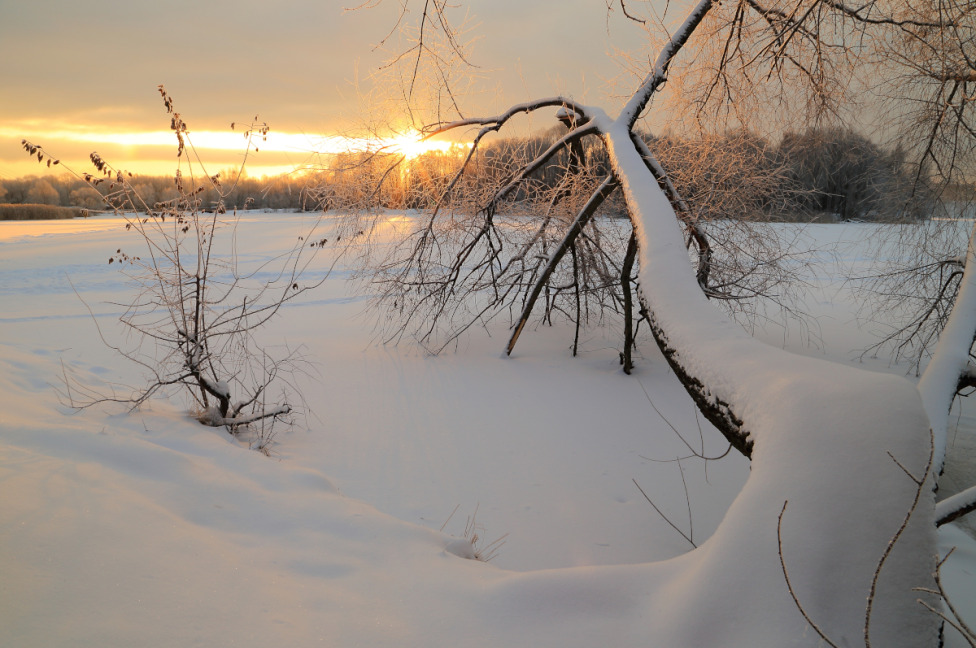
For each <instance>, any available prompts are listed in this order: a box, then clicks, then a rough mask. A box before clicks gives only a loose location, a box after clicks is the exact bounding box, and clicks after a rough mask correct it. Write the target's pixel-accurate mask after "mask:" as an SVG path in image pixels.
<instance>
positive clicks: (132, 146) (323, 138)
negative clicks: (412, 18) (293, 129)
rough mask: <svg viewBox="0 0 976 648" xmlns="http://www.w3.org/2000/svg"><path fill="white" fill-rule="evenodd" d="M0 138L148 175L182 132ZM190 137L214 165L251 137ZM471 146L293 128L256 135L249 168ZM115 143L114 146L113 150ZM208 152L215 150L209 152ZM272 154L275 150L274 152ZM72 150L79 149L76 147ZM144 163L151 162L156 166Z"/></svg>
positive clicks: (3, 132)
mask: <svg viewBox="0 0 976 648" xmlns="http://www.w3.org/2000/svg"><path fill="white" fill-rule="evenodd" d="M0 138H3V139H6V138H9V139H11V140H16V141H18V142H19V141H20V140H21V139H27V140H28V141H31V142H33V143H35V144H39V145H41V146H43V147H44V148H45V149H46V150H48V151H49V152H50V154H51V155H58V156H63V154H64V153H67V150H66V149H68V148H69V147H68V146H67V145H71V148H72V149H75V151H78V150H79V149H80V150H81V151H86V152H85V153H83V154H82V155H83V156H85V157H87V153H90V152H91V151H92V150H98V151H99V152H101V153H103V154H106V155H105V157H106V159H108V160H109V162H110V163H112V164H113V165H114V166H118V167H123V168H126V169H127V170H130V171H133V172H137V173H143V174H146V173H147V172H149V173H159V169H160V166H161V164H162V165H164V166H162V168H164V169H167V171H164V173H168V172H169V171H168V169H169V168H170V167H172V164H173V162H172V161H168V162H166V161H165V160H166V158H170V156H169V155H168V153H164V151H172V152H174V153H175V149H176V143H177V139H176V136H175V135H174V133H173V132H172V131H169V130H156V131H138V130H130V131H109V130H103V129H98V128H92V127H90V126H83V125H78V124H69V123H53V124H42V123H39V122H32V123H21V124H12V125H4V126H0ZM186 139H187V141H188V143H189V144H190V146H192V150H193V151H195V152H196V153H197V154H198V155H199V156H200V159H201V160H203V161H204V162H206V163H208V166H210V167H216V168H224V167H233V166H237V165H239V164H240V163H241V162H242V161H243V160H244V158H243V157H242V155H243V154H244V153H245V151H247V150H248V139H247V138H246V137H245V135H244V130H243V129H242V127H241V126H238V127H237V128H236V129H235V130H227V131H210V130H200V131H194V130H191V131H190V132H189V133H188V137H187V138H186ZM58 145H61V146H60V148H61V151H58V150H57V149H58ZM89 147H90V148H89ZM470 147H471V145H470V144H459V143H457V142H451V141H445V140H436V141H435V140H425V139H424V137H423V135H422V134H421V133H419V132H418V131H415V130H409V131H407V132H404V133H399V134H392V135H389V136H386V137H379V136H377V137H351V136H347V135H319V134H313V133H287V132H281V131H275V130H274V129H272V130H271V131H269V132H268V133H267V134H266V135H264V136H262V135H261V134H260V133H256V134H253V135H252V137H251V140H250V151H251V152H252V153H258V154H259V155H258V156H257V157H249V158H247V172H248V173H249V174H250V175H252V176H256V175H268V176H271V175H278V174H282V173H290V172H295V171H298V170H301V169H303V168H307V167H308V166H309V162H310V161H311V160H314V159H315V158H317V157H319V156H333V155H341V154H349V153H352V154H357V153H380V154H391V155H403V156H404V157H405V158H406V159H407V160H408V161H409V160H414V159H415V158H417V157H419V156H421V155H424V154H427V153H439V154H454V155H458V156H461V155H464V154H465V153H466V152H467V151H468V150H470ZM113 148H114V149H115V150H114V151H112V150H111V149H113ZM188 148H189V147H188ZM104 149H109V150H108V151H106V150H104ZM208 152H214V153H212V154H208ZM229 153H233V154H234V156H233V157H228V154H229ZM268 154H272V155H271V156H270V157H269V156H268ZM72 155H76V153H75V152H72ZM174 157H175V156H174ZM120 158H124V159H120ZM76 159H77V158H76ZM172 159H173V158H170V160H172ZM27 162H29V160H26V159H25V164H23V165H18V170H20V169H21V168H22V169H25V170H28V172H29V170H31V168H30V167H28V166H26V163H27ZM65 162H66V163H69V164H70V162H69V160H68V159H65ZM74 166H79V165H77V164H75V165H74ZM142 166H148V167H151V170H150V169H147V168H142ZM312 166H320V165H319V164H313V165H312ZM12 170H13V167H12V168H11V169H10V170H9V171H8V170H6V169H2V170H0V171H3V174H4V175H12V174H10V171H12Z"/></svg>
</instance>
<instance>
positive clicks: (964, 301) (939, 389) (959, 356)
mask: <svg viewBox="0 0 976 648" xmlns="http://www.w3.org/2000/svg"><path fill="white" fill-rule="evenodd" d="M974 234H976V226H974V229H973V230H972V231H971V232H970V233H969V245H968V249H967V252H966V266H965V269H964V270H963V275H962V283H961V284H960V286H959V294H958V296H957V297H956V301H955V303H954V304H953V306H952V313H950V315H949V320H948V321H947V322H946V326H945V328H944V329H943V330H942V332H941V333H940V334H939V341H938V343H937V344H936V346H935V352H934V353H933V354H932V360H931V361H929V364H928V366H927V367H926V368H925V371H924V372H923V373H922V378H921V380H919V382H918V390H919V392H921V394H922V401H923V402H924V403H925V410H926V411H927V412H928V415H929V421H931V424H932V434H933V437H934V441H935V468H936V470H937V471H939V470H941V468H942V464H943V462H944V461H945V450H946V430H947V428H948V425H949V409H950V407H951V406H952V399H953V398H955V396H956V390H957V389H958V386H959V379H960V377H962V376H963V375H965V374H966V373H967V372H968V371H969V350H970V348H971V347H972V346H973V334H974V332H976V285H974V284H976V278H974V277H973V274H974V273H976V262H974V255H976V251H974V249H973V236H974Z"/></svg>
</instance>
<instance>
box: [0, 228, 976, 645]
mask: <svg viewBox="0 0 976 648" xmlns="http://www.w3.org/2000/svg"><path fill="white" fill-rule="evenodd" d="M310 222H311V220H310V217H309V216H303V215H299V214H248V215H246V216H244V217H243V218H242V219H241V221H240V224H239V228H238V238H239V241H238V248H239V250H240V251H241V259H242V262H244V263H248V262H254V261H259V260H261V259H264V258H268V257H270V256H271V255H273V254H275V253H276V252H278V251H280V250H285V249H287V248H288V247H290V246H291V244H292V242H293V241H294V240H295V237H297V236H298V235H300V234H302V233H303V232H304V229H305V228H306V227H307V226H308V225H309V224H310ZM872 227H875V226H871V225H816V226H809V228H808V229H809V231H808V235H809V236H811V237H813V238H814V239H815V240H816V241H818V242H819V243H822V244H823V246H827V244H831V243H835V242H847V243H848V244H845V245H842V246H840V247H839V248H837V249H838V250H839V251H840V252H839V253H840V256H841V259H840V261H841V263H843V264H844V266H845V267H849V266H850V267H856V266H857V265H858V263H859V262H860V261H861V257H860V256H859V255H863V254H864V253H865V252H864V247H863V246H861V245H857V244H850V243H851V242H856V241H861V240H864V239H865V238H866V237H867V236H870V235H871V228H872ZM134 245H135V239H134V237H133V235H132V234H131V233H129V232H126V231H125V229H124V223H123V221H121V220H119V219H115V218H109V217H98V218H92V219H88V220H84V221H70V222H66V221H56V222H41V223H30V224H23V223H12V222H3V223H0V367H2V370H0V645H3V646H11V647H18V648H19V647H28V646H30V647H33V646H72V647H75V646H92V647H95V646H97V647H100V648H101V647H116V646H118V647H129V646H145V647H157V646H158V647H164V646H166V647H169V646H178V647H184V646H202V647H203V646H206V647H217V646H255V647H256V646H262V647H263V646H269V645H276V646H313V645H315V646H319V645H321V646H337V647H345V646H368V647H379V646H391V647H392V646H418V647H419V646H527V647H528V646H532V647H547V646H552V647H556V646H559V647H567V646H638V645H640V646H646V645H659V644H658V642H657V641H656V635H655V621H654V620H655V619H659V618H662V617H666V616H673V615H675V614H680V615H685V616H686V617H687V618H688V623H689V624H700V625H701V626H702V628H703V632H702V634H701V636H703V637H721V636H722V635H723V632H724V629H723V626H724V625H725V624H728V623H731V622H732V621H730V619H727V618H723V616H722V615H721V614H718V613H716V612H714V611H709V610H696V611H693V610H687V609H683V608H682V607H681V605H680V598H681V591H682V590H681V588H678V587H670V588H669V587H658V586H653V584H655V583H663V582H668V579H669V578H670V575H671V574H672V573H676V572H674V570H677V569H678V568H679V567H680V566H681V565H682V561H683V560H685V559H682V558H678V559H677V560H668V559H672V558H676V557H677V556H681V555H682V554H686V552H687V551H688V550H689V549H691V548H692V547H691V544H690V542H689V540H688V539H685V538H684V537H682V535H681V533H679V532H678V531H676V530H675V529H674V528H672V526H671V524H669V522H668V521H666V520H665V519H663V518H662V516H661V515H660V514H659V513H658V512H656V511H655V509H654V508H653V507H652V506H651V505H650V504H649V503H648V501H647V500H646V499H645V496H644V495H643V494H642V492H641V490H640V489H643V491H644V493H646V494H647V495H648V496H649V497H650V498H651V499H652V500H653V501H654V504H655V505H656V506H657V508H658V509H660V511H661V512H662V513H663V514H664V515H666V516H667V518H668V520H670V522H671V523H673V524H674V525H675V526H677V527H678V529H680V531H681V532H682V533H683V534H684V535H687V536H688V537H689V538H690V540H691V541H693V542H694V543H695V544H697V545H701V544H702V543H705V541H706V540H707V539H708V538H709V536H710V535H711V534H712V533H713V532H714V531H715V529H716V528H717V527H718V525H719V523H720V522H721V521H722V518H723V515H724V514H725V512H726V510H727V509H728V507H729V506H730V505H731V503H732V502H733V500H734V499H735V497H736V495H737V494H738V492H739V490H740V489H741V488H742V486H743V484H744V483H745V480H746V478H747V476H748V475H749V464H748V462H747V461H746V460H745V459H743V458H742V457H741V456H740V455H738V454H737V453H736V452H735V451H732V452H730V453H729V454H728V455H727V456H725V457H724V458H722V459H718V460H713V461H703V460H701V459H698V458H688V456H689V454H690V450H689V446H691V447H692V448H694V449H695V450H696V451H697V452H698V453H699V454H703V455H705V456H718V455H722V454H723V453H724V452H725V450H726V449H727V447H728V444H727V443H726V442H725V441H724V439H723V438H722V437H721V436H720V435H719V434H718V433H717V432H715V431H714V430H713V429H712V428H711V426H710V425H709V424H708V423H706V422H705V421H704V420H703V419H701V418H700V417H699V416H697V415H696V410H695V407H694V405H693V403H692V401H691V399H690V398H689V397H688V396H687V395H686V394H685V392H684V390H683V388H682V387H681V385H680V384H679V383H678V381H677V380H676V379H675V378H674V376H673V375H672V374H671V372H670V370H669V368H668V366H667V364H666V363H665V362H664V360H663V358H662V357H661V356H660V354H659V353H658V351H657V349H656V347H655V346H654V345H653V344H652V343H651V342H650V340H649V339H644V340H643V344H642V346H641V349H640V356H639V357H638V364H637V369H636V371H635V373H634V375H633V376H629V377H628V376H625V375H624V374H623V373H622V372H621V371H620V366H619V364H618V355H617V354H618V351H617V347H616V345H617V344H619V342H618V341H617V333H618V332H616V331H603V332H595V333H591V334H589V336H588V337H587V338H586V339H585V340H584V341H583V346H582V348H583V352H582V353H581V355H580V357H577V358H572V357H571V354H570V351H569V347H570V345H571V343H572V334H571V331H570V330H568V329H566V328H559V327H557V328H553V329H549V328H546V329H537V330H533V331H529V332H527V333H526V334H524V335H523V336H522V339H521V340H520V344H519V347H518V348H517V350H516V352H515V354H514V355H513V357H512V358H506V357H504V355H503V353H502V347H503V345H504V340H505V335H504V331H498V332H496V334H495V335H493V336H491V337H489V336H488V335H486V334H485V332H484V331H475V332H474V333H472V334H471V335H469V336H468V337H466V338H464V339H463V341H462V343H461V344H460V345H459V347H458V349H457V350H456V351H453V352H449V353H445V354H443V355H441V356H438V357H429V356H426V355H425V354H424V353H422V352H421V351H420V350H419V349H417V348H416V347H413V346H410V345H409V344H407V343H403V344H401V345H400V346H396V347H391V346H382V345H378V344H377V343H376V340H375V334H374V330H373V327H372V320H371V315H370V313H369V312H367V310H366V306H367V302H366V300H365V299H364V298H362V297H359V296H357V295H356V293H355V292H354V291H353V290H352V287H351V285H350V283H349V281H348V276H349V272H348V269H347V268H346V267H345V266H344V265H343V264H342V263H340V264H339V265H338V266H337V267H336V268H335V269H333V271H332V272H331V274H329V275H328V278H327V279H326V281H325V282H324V284H323V285H322V286H320V287H319V288H318V289H316V290H315V291H313V292H311V293H308V294H307V298H305V299H303V300H302V301H300V302H298V303H293V304H291V305H289V306H288V307H287V308H286V309H285V310H284V311H283V312H282V315H281V317H280V318H279V319H278V320H277V321H275V322H274V323H272V324H271V325H270V326H269V327H268V328H267V329H265V330H264V331H263V333H262V334H261V339H262V341H263V342H264V343H265V344H267V345H271V346H277V345H287V346H288V347H289V348H293V349H294V348H301V349H302V354H303V356H304V357H305V358H306V359H307V360H308V361H309V362H310V363H311V369H312V370H311V371H310V372H309V375H307V376H299V377H298V379H297V380H298V382H299V383H300V386H301V387H302V391H303V393H304V396H305V400H306V401H307V411H306V412H304V413H303V415H302V416H299V417H298V418H297V419H296V422H295V425H294V426H293V427H291V428H282V429H281V431H280V432H279V434H278V436H277V437H276V441H277V443H276V445H274V447H273V450H272V456H271V457H270V458H269V457H266V456H264V455H263V454H261V453H259V452H256V451H253V450H250V449H249V448H248V447H247V444H246V443H242V442H240V441H238V440H235V439H234V438H232V437H230V436H229V435H228V434H227V433H226V432H225V431H223V429H213V428H205V427H202V426H200V425H199V424H198V423H197V422H196V421H194V420H192V419H191V418H189V417H188V415H187V408H188V404H187V403H186V402H184V401H183V400H182V399H181V398H180V397H173V398H171V399H169V400H165V399H161V400H155V401H153V402H152V404H151V405H150V406H148V407H144V408H142V409H140V410H138V411H135V412H131V413H129V412H126V411H124V410H122V409H120V408H117V407H116V408H113V407H108V406H106V407H97V408H92V409H88V410H85V411H81V412H72V411H70V410H69V409H68V408H66V407H65V406H64V405H63V404H62V403H61V402H59V398H58V394H57V390H58V389H62V388H63V382H62V379H61V376H62V372H63V371H68V372H70V373H71V374H72V375H75V376H76V377H80V378H81V379H83V380H84V381H85V382H86V383H89V384H92V385H95V386H97V385H100V384H104V383H106V382H121V383H129V384H138V383H139V380H140V374H139V373H138V371H136V370H135V369H133V367H131V366H128V365H126V364H125V362H124V361H122V360H120V359H119V358H117V357H115V356H114V355H113V353H112V352H111V351H109V350H108V349H107V348H106V347H105V346H104V344H103V343H102V342H101V341H100V339H99V336H98V331H97V329H96V327H95V325H94V324H93V322H92V315H91V314H89V311H88V308H87V307H86V305H85V303H87V304H88V306H89V307H90V308H91V310H92V312H93V313H94V318H95V319H96V320H97V321H98V323H99V325H100V326H101V327H102V329H103V330H104V331H105V332H107V333H108V334H110V335H111V334H112V333H113V332H115V331H117V329H116V328H115V321H116V318H117V317H118V315H119V314H120V312H121V308H120V307H119V306H116V305H113V304H117V303H127V302H128V301H129V300H131V298H132V293H131V288H130V287H129V286H128V285H127V283H126V281H125V278H124V277H123V276H122V275H121V274H120V273H119V271H118V268H117V267H116V266H114V265H113V266H110V265H108V263H107V261H108V258H109V256H111V254H112V253H113V252H114V251H115V250H116V249H118V248H123V247H129V248H131V247H133V246H134ZM331 261H332V259H330V258H328V256H327V254H323V255H322V256H321V257H320V258H319V259H318V260H317V261H316V264H315V266H314V267H313V268H312V270H311V276H313V277H314V276H325V273H326V269H327V268H328V267H329V266H330V265H331ZM76 292H77V294H76ZM82 300H84V301H82ZM807 306H808V308H809V309H810V311H811V312H812V313H814V314H815V315H817V317H818V320H817V322H816V324H815V325H814V326H813V328H812V330H813V331H814V332H815V334H816V335H815V337H816V338H817V342H816V343H815V344H811V343H809V340H808V336H806V335H803V334H801V333H799V332H797V330H795V329H784V328H780V327H776V326H771V327H769V328H767V329H766V330H762V331H759V332H757V335H758V336H760V337H762V338H763V339H764V340H766V341H767V342H769V343H771V344H776V345H781V346H786V347H788V348H790V349H791V350H793V351H796V352H798V353H801V354H805V355H816V356H821V357H828V358H830V359H832V360H835V361H838V362H844V363H852V364H860V365H861V366H864V367H866V368H869V369H872V370H877V371H887V372H894V373H904V368H903V367H897V366H895V367H893V366H889V364H888V363H887V362H886V361H885V360H882V359H874V360H868V361H865V362H860V361H859V360H858V355H859V353H860V351H861V350H862V349H863V348H865V347H867V346H868V345H870V343H871V342H872V341H873V338H872V332H871V330H869V327H866V326H859V325H858V322H857V321H856V319H855V317H854V305H853V302H852V299H851V298H850V297H849V296H848V295H847V293H845V292H844V291H843V288H842V285H841V282H839V281H838V280H837V279H836V278H822V276H821V278H820V279H814V278H812V279H811V289H810V292H809V294H808V297H807ZM954 420H955V421H957V427H958V430H956V431H955V432H954V433H952V432H951V433H950V442H951V443H952V445H950V449H949V457H950V460H949V472H948V473H947V477H946V478H945V480H944V482H943V483H944V484H945V485H946V486H950V485H951V484H953V483H956V484H958V486H959V487H962V486H967V485H970V484H972V483H974V482H976V461H974V460H973V454H974V453H973V450H972V449H973V447H974V445H976V444H974V443H973V441H972V437H973V431H974V429H976V425H974V421H976V419H974V417H973V413H972V412H966V411H965V410H964V411H961V412H958V413H957V415H956V416H955V417H954ZM679 457H684V459H682V460H680V461H676V458H679ZM635 482H636V484H635ZM637 484H639V486H640V489H638V486H637ZM466 533H467V540H465V539H464V536H465V535H466ZM969 533H972V530H971V528H970V530H969ZM472 534H476V535H477V542H476V544H475V546H474V549H475V550H478V549H487V550H489V551H491V550H497V555H496V556H495V557H494V558H493V560H491V562H489V563H484V562H479V561H477V560H468V559H465V558H463V557H462V556H463V555H465V554H467V553H469V552H470V551H471V550H472V547H471V546H470V544H469V542H468V541H469V540H471V539H472ZM940 536H941V538H942V541H943V545H945V546H946V547H949V546H958V547H959V548H958V549H957V550H956V552H955V553H954V554H953V556H952V558H950V561H949V562H948V563H947V565H946V567H945V571H944V575H945V579H946V585H947V587H949V588H950V590H951V594H952V597H953V599H954V600H955V603H956V604H957V605H958V606H959V607H960V608H961V609H963V610H965V614H967V615H968V616H967V618H968V620H969V621H970V623H974V622H976V579H974V575H976V574H974V572H976V546H974V544H973V542H972V541H971V540H970V538H969V536H967V535H966V533H965V532H963V531H962V530H960V528H958V527H955V526H954V525H947V526H946V527H944V528H943V529H942V531H941V532H940ZM496 540H497V541H498V542H497V543H496V544H495V545H494V546H489V545H491V544H492V543H493V542H495V541H496ZM656 561H665V562H656ZM685 564H687V563H685ZM742 571H743V574H745V575H747V574H748V565H744V566H743V569H742ZM700 577H701V580H702V582H701V583H696V584H693V585H691V586H693V587H704V586H707V583H706V582H705V581H706V579H707V574H702V575H701V576H700ZM770 596H780V594H775V593H771V594H770ZM710 628H711V629H712V630H709V629H710ZM751 632H754V636H755V643H754V644H753V645H756V646H762V645H766V644H764V643H763V642H762V637H763V633H762V628H754V629H752V630H751ZM954 641H956V639H955V637H954V636H951V635H950V636H949V641H948V642H947V645H961V644H958V643H953V642H954ZM797 642H798V643H797V645H817V643H818V641H817V637H816V636H815V635H814V634H813V633H812V632H811V633H810V635H809V636H804V637H798V638H797ZM662 645H668V644H662ZM714 645H720V644H719V643H716V644H714ZM851 645H854V644H851Z"/></svg>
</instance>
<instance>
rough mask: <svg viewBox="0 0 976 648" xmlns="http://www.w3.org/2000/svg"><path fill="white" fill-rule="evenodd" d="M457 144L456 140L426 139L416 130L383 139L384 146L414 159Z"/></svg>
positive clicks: (444, 150)
mask: <svg viewBox="0 0 976 648" xmlns="http://www.w3.org/2000/svg"><path fill="white" fill-rule="evenodd" d="M456 146H458V145H457V144H455V143H454V142H444V141H433V140H426V139H424V136H423V134H422V133H420V132H419V131H415V130H411V131H407V132H406V133H402V134H400V135H396V136H394V137H386V138H384V139H383V147H384V148H386V149H387V150H389V151H391V152H393V153H396V154H398V155H402V156H404V157H405V158H406V159H407V160H413V159H414V158H417V157H420V156H421V155H424V154H425V153H431V152H433V151H437V152H440V153H444V152H447V151H450V150H451V149H452V148H455V147H456Z"/></svg>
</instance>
